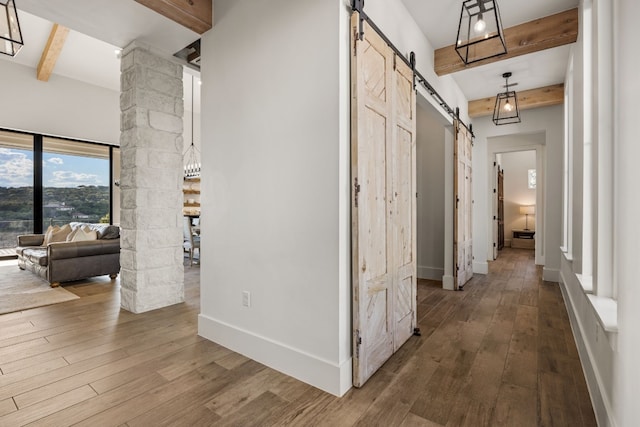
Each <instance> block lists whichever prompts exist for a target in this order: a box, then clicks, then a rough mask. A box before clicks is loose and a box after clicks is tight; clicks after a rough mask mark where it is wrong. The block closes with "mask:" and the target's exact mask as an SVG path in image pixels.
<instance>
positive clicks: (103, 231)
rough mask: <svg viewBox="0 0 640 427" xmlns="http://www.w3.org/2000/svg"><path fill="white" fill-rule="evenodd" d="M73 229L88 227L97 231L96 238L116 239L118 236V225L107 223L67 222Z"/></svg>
mask: <svg viewBox="0 0 640 427" xmlns="http://www.w3.org/2000/svg"><path fill="white" fill-rule="evenodd" d="M69 225H70V226H71V228H72V229H73V230H76V229H78V228H80V227H83V228H84V227H89V229H91V230H95V231H96V232H97V233H98V239H118V238H120V227H118V226H117V225H109V224H91V223H86V222H72V223H70V224H69Z"/></svg>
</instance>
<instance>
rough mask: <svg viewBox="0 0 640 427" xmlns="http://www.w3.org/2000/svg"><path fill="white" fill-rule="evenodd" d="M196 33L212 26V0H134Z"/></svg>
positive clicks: (204, 31) (205, 30)
mask: <svg viewBox="0 0 640 427" xmlns="http://www.w3.org/2000/svg"><path fill="white" fill-rule="evenodd" d="M136 2H138V3H140V4H142V5H144V6H146V7H148V8H149V9H151V10H153V11H155V12H157V13H159V14H160V15H162V16H164V17H165V18H169V19H171V20H172V21H175V22H177V23H178V24H180V25H182V26H183V27H187V28H189V29H190V30H191V31H194V32H196V33H198V34H203V33H206V32H207V31H209V30H210V29H211V28H212V27H213V0H136Z"/></svg>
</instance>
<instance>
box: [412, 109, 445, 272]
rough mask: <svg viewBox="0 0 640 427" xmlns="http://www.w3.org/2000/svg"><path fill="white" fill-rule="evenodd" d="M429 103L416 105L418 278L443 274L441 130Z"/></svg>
mask: <svg viewBox="0 0 640 427" xmlns="http://www.w3.org/2000/svg"><path fill="white" fill-rule="evenodd" d="M434 115H435V112H434V111H433V110H432V107H431V106H425V107H423V106H421V105H420V104H418V109H417V114H416V156H417V181H418V182H417V187H418V188H417V190H418V202H417V204H418V212H417V223H418V224H417V225H418V242H417V243H418V277H420V278H422V279H431V280H442V276H443V275H444V257H445V254H444V252H445V251H444V239H445V226H444V222H445V218H444V211H445V206H444V203H445V202H444V191H445V186H444V165H445V155H444V152H445V129H444V126H443V124H442V120H441V119H440V120H439V119H438V117H434Z"/></svg>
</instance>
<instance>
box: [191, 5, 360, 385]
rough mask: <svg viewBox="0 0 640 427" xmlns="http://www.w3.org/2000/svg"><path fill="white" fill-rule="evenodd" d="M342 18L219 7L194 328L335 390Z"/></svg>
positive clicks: (210, 58) (206, 116) (339, 354)
mask: <svg viewBox="0 0 640 427" xmlns="http://www.w3.org/2000/svg"><path fill="white" fill-rule="evenodd" d="M340 13H341V10H340V8H339V4H338V3H337V2H326V1H320V0H306V1H301V2H294V3H291V2H288V1H284V0H277V1H271V2H259V1H249V0H241V1H238V0H229V1H218V2H216V14H215V19H216V23H215V27H214V29H213V30H212V31H210V32H208V33H207V34H205V35H204V37H203V38H202V78H203V81H204V82H205V84H203V86H202V89H201V90H202V112H203V125H202V134H203V138H204V140H203V144H202V155H203V164H205V165H206V167H205V168H204V170H203V173H202V179H203V180H202V215H203V217H204V218H206V219H205V220H204V221H203V225H202V239H203V241H202V259H203V261H202V266H201V270H202V272H201V299H202V301H201V315H200V318H199V333H200V334H201V335H202V336H204V337H206V338H209V339H212V340H214V341H217V342H220V343H221V344H223V345H225V346H227V347H229V348H231V349H234V350H236V351H239V352H241V353H244V354H247V355H248V356H249V357H252V358H254V359H256V360H259V361H261V362H263V363H265V364H267V365H269V366H272V367H274V368H276V369H279V370H281V371H283V372H286V373H288V374H290V375H292V376H294V377H297V378H300V379H302V380H304V381H307V382H310V383H312V384H314V385H316V386H317V387H319V388H322V389H324V390H327V391H330V392H332V393H335V394H342V393H344V392H345V391H346V390H347V389H348V388H349V387H350V386H351V384H350V376H351V359H350V352H349V349H348V346H349V341H340V333H339V332H340V331H339V325H340V321H341V320H342V321H343V322H344V323H345V325H346V321H345V319H346V318H349V313H348V312H345V306H344V304H343V305H342V306H341V301H340V300H341V298H343V299H344V298H346V295H344V294H343V295H341V294H340V286H339V284H340V282H341V274H343V273H344V272H341V271H340V266H341V265H345V263H346V260H341V259H340V257H345V256H348V252H347V253H340V252H339V247H340V235H339V222H340V216H339V215H340V212H341V210H340V209H341V207H340V205H341V204H343V203H345V204H347V205H348V204H349V199H348V198H347V199H346V200H341V199H340V197H339V196H340V191H339V177H340V174H341V171H340V170H339V165H340V154H341V151H340V147H341V144H343V145H344V144H347V143H348V141H341V139H340V135H339V121H340V115H339V105H340V82H339V79H340V75H339V70H340V68H339V61H340V53H339V50H338V48H339V46H340V41H339V35H340V31H339V25H340V22H341V20H340ZM341 263H342V264H341ZM242 291H249V292H251V307H249V308H247V307H243V306H242V304H241V302H242ZM340 307H342V312H339V309H340ZM345 325H342V327H343V328H344V327H345ZM349 337H350V334H349ZM345 347H347V349H345ZM345 355H346V357H345ZM345 378H347V379H348V381H345Z"/></svg>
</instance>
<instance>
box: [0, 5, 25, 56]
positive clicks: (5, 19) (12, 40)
mask: <svg viewBox="0 0 640 427" xmlns="http://www.w3.org/2000/svg"><path fill="white" fill-rule="evenodd" d="M23 45H24V41H23V40H22V31H20V22H18V10H17V9H16V3H15V1H14V0H0V53H4V54H5V55H9V56H16V55H17V54H18V52H19V51H20V49H22V46H23Z"/></svg>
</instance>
